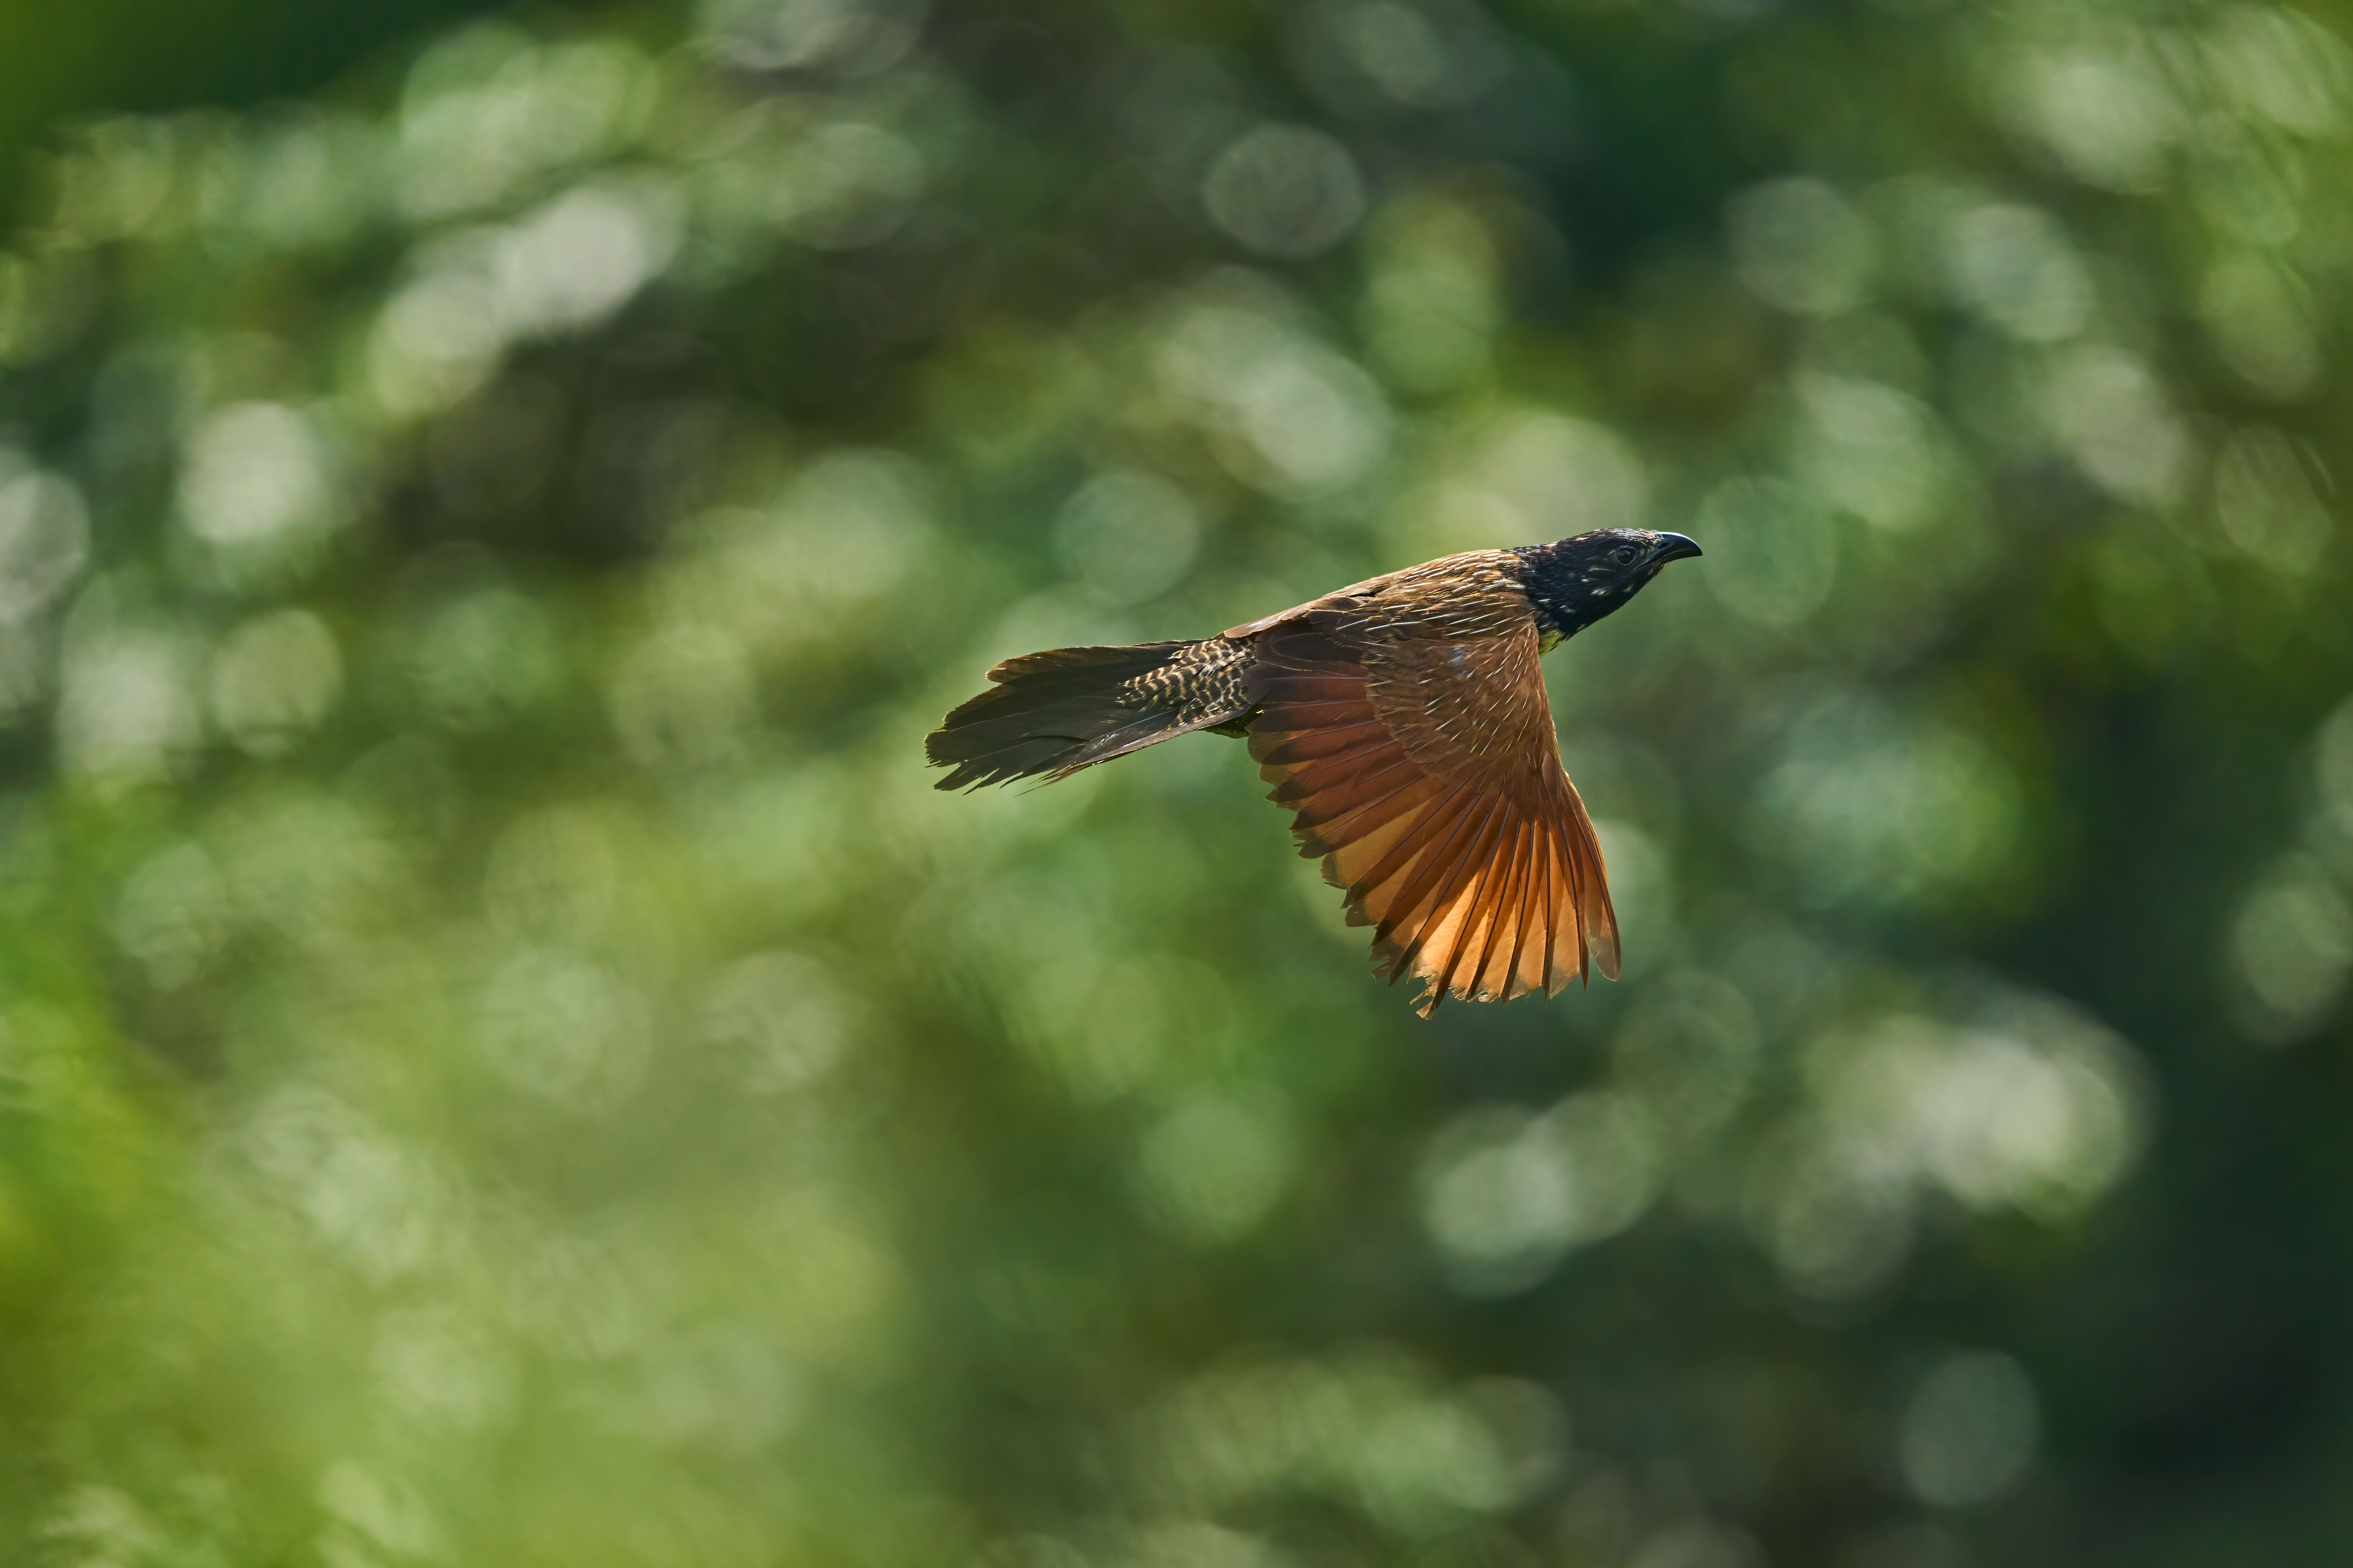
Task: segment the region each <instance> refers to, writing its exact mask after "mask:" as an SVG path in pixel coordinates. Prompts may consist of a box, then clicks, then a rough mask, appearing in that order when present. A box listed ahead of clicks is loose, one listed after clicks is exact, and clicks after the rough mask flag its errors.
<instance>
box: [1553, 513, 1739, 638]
mask: <svg viewBox="0 0 2353 1568" xmlns="http://www.w3.org/2000/svg"><path fill="white" fill-rule="evenodd" d="M1699 552H1700V550H1699V546H1698V545H1697V544H1696V543H1694V542H1693V541H1691V540H1689V539H1686V538H1684V537H1683V535H1682V534H1680V533H1653V532H1651V531H1650V530H1648V529H1643V528H1599V529H1596V530H1594V531H1592V532H1591V533H1579V534H1574V535H1572V536H1570V537H1569V538H1567V539H1564V540H1562V541H1560V542H1558V543H1556V544H1530V545H1525V546H1523V547H1522V548H1521V549H1519V550H1517V551H1515V552H1514V553H1515V554H1517V555H1518V556H1519V558H1520V560H1521V562H1522V563H1523V565H1522V568H1521V578H1520V580H1521V582H1522V583H1523V584H1525V587H1526V588H1527V593H1528V602H1529V603H1530V604H1532V605H1535V610H1536V618H1537V620H1538V622H1539V624H1540V626H1541V629H1542V631H1543V633H1544V640H1545V646H1546V647H1550V646H1552V644H1553V643H1554V642H1556V641H1557V640H1558V639H1560V638H1562V637H1574V636H1576V635H1577V633H1578V632H1580V631H1583V630H1584V629H1585V628H1586V627H1587V626H1591V625H1592V624H1593V623H1594V622H1596V621H1598V620H1599V619H1600V618H1601V617H1602V616H1606V615H1608V614H1609V612H1610V611H1612V610H1614V609H1616V608H1618V606H1620V605H1623V604H1624V603H1625V602H1626V601H1627V600H1629V599H1630V598H1632V597H1633V596H1634V595H1637V594H1639V593H1641V591H1642V587H1643V585H1644V584H1647V583H1649V582H1650V580H1651V578H1653V577H1655V576H1657V575H1658V574H1659V568H1660V567H1662V566H1664V565H1665V564H1666V563H1668V562H1670V561H1680V560H1682V559H1683V557H1684V556H1687V555H1697V554H1698V553H1699Z"/></svg>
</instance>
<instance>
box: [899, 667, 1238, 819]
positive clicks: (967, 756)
mask: <svg viewBox="0 0 2353 1568" xmlns="http://www.w3.org/2000/svg"><path fill="white" fill-rule="evenodd" d="M1192 647H1198V644H1195V643H1190V642H1161V643H1139V644H1136V645H1134V646H1133V647H1058V648H1049V649H1047V650H1046V651H1045V652H1043V653H1032V654H1024V655H1023V656H1021V657H1020V658H1009V659H1007V660H1006V661H1005V662H1004V663H1003V664H1000V665H998V666H997V668H994V669H992V670H990V671H989V672H988V679H989V680H990V681H991V682H992V683H993V684H992V685H991V686H990V688H989V689H987V691H984V692H982V693H981V694H980V695H978V696H977V697H975V698H973V699H971V700H969V701H966V702H965V703H964V704H962V705H961V706H959V707H958V708H957V709H956V710H955V711H954V712H952V713H950V714H949V715H948V716H947V718H946V719H945V720H944V721H942V722H941V725H940V727H939V728H938V729H936V730H934V731H932V733H931V734H930V735H929V736H927V737H926V738H925V739H924V742H923V752H924V754H925V755H926V756H927V757H929V758H930V760H931V763H932V765H933V766H934V767H940V768H950V769H953V770H955V771H953V772H952V773H949V774H948V776H947V777H946V778H944V779H942V780H940V781H939V783H938V784H936V785H935V786H934V787H935V788H938V789H967V788H969V789H978V788H979V787H981V786H982V785H984V784H1008V783H1010V782H1011V781H1013V780H1015V779H1023V778H1033V777H1036V776H1037V775H1039V774H1041V773H1042V774H1046V775H1048V776H1049V777H1050V778H1051V779H1063V778H1068V777H1069V776H1070V775H1071V774H1072V773H1076V772H1078V771H1079V770H1080V769H1081V768H1086V767H1092V766H1093V765H1094V764H1095V763H1103V762H1109V761H1110V760H1111V759H1112V758H1113V757H1117V756H1123V755H1124V754H1126V753H1127V752H1133V751H1136V750H1138V749H1139V748H1141V747H1145V746H1149V745H1153V744H1155V743H1156V742H1161V741H1166V740H1168V739H1171V738H1172V737H1174V736H1177V735H1182V734H1187V733H1188V732H1190V731H1194V730H1198V729H1204V728H1207V727H1208V726H1209V725H1211V724H1216V723H1220V722H1223V721H1229V720H1231V719H1235V718H1239V717H1240V710H1237V711H1234V712H1230V713H1228V712H1219V711H1209V712H1207V713H1204V712H1202V711H1200V710H1199V708H1200V705H1199V704H1198V702H1187V701H1184V700H1182V695H1181V693H1180V692H1179V691H1177V690H1175V689H1170V690H1169V691H1168V692H1167V694H1166V697H1165V698H1157V699H1155V697H1151V696H1145V695H1143V694H1141V693H1139V692H1138V690H1137V689H1136V688H1135V687H1134V685H1133V684H1132V683H1134V682H1135V681H1137V680H1138V679H1141V678H1142V677H1145V676H1148V675H1150V674H1152V673H1153V672H1154V671H1155V670H1159V669H1163V668H1166V667H1167V666H1169V665H1171V664H1174V663H1176V661H1177V659H1178V658H1179V656H1180V655H1182V654H1183V653H1184V652H1185V650H1187V649H1188V648H1192ZM1172 684H1173V683H1172Z"/></svg>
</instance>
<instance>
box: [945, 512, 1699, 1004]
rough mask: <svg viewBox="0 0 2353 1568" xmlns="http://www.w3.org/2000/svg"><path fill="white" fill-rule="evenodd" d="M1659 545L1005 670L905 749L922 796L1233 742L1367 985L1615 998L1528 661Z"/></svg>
mask: <svg viewBox="0 0 2353 1568" xmlns="http://www.w3.org/2000/svg"><path fill="white" fill-rule="evenodd" d="M1699 552H1700V549H1699V546H1698V545H1697V544H1695V543H1694V542H1692V541H1690V540H1688V539H1686V538H1684V537H1683V535H1682V534H1680V533H1652V532H1649V531H1644V530H1641V529H1619V528H1611V529H1601V530H1599V531H1595V532H1592V533H1580V534H1577V535H1576V536H1575V537H1573V538H1569V539H1564V540H1562V541H1560V542H1558V543H1556V544H1530V545H1525V546H1523V547H1521V548H1519V549H1516V550H1474V551H1472V552H1469V553H1468V554H1463V555H1448V556H1444V557H1442V558H1440V559H1439V560H1436V561H1431V562H1427V563H1423V564H1422V565H1419V566H1409V567H1407V568H1406V569H1405V570H1404V571H1402V572H1392V573H1390V574H1388V576H1386V577H1375V578H1372V579H1370V580H1368V581H1366V582H1363V583H1356V584H1350V585H1349V586H1347V587H1345V588H1342V589H1340V590H1339V591H1338V592H1336V593H1332V594H1326V595H1324V596H1323V597H1322V598H1320V599H1314V600H1310V601H1309V602H1308V603H1306V604H1304V605H1297V606H1295V607H1293V608H1292V609H1288V610H1284V611H1283V612H1282V613H1281V614H1280V615H1273V616H1265V617H1264V618H1263V619H1261V620H1255V621H1248V622H1245V623H1243V624H1242V625H1240V626H1234V627H1232V628H1230V629H1229V630H1227V631H1224V632H1220V633H1219V635H1218V636H1216V637H1205V638H1203V639H1201V640H1200V641H1198V642H1155V643H1139V644H1137V645H1135V646H1134V647H1059V648H1050V649H1049V650H1047V651H1046V652H1044V653H1032V654H1025V655H1023V656H1022V657H1021V658H1009V659H1007V660H1006V661H1005V662H1004V663H1003V664H1000V665H998V666H997V668H994V669H992V670H990V671H989V672H988V679H990V680H991V681H992V682H994V683H995V684H994V685H992V686H991V687H990V688H989V689H987V691H984V692H982V693H981V694H980V695H979V696H977V697H975V698H973V699H972V700H970V701H968V702H966V703H965V704H964V705H963V706H961V707H959V708H958V709H956V710H955V712H953V713H950V714H949V715H948V716H947V720H946V721H945V722H944V723H943V724H942V725H941V726H940V727H939V728H938V729H937V730H935V731H933V732H932V734H931V736H930V738H929V739H928V740H927V741H926V742H924V751H925V752H927V753H928V754H929V756H930V758H931V761H932V763H934V765H935V766H939V767H946V768H953V769H954V770H955V772H953V773H949V774H948V776H947V777H946V778H944V779H943V780H941V781H940V784H939V787H940V788H941V789H957V788H961V787H963V786H965V785H971V786H974V787H978V786H979V785H981V784H1001V783H1006V782H1009V781H1011V780H1013V779H1019V778H1029V777H1032V776H1034V775H1037V774H1040V773H1043V774H1047V775H1049V776H1050V777H1051V778H1056V779H1061V778H1068V777H1069V776H1070V775H1071V774H1072V773H1076V772H1078V771H1079V770H1080V769H1081V768H1087V767H1092V766H1093V765H1094V764H1095V763H1102V762H1108V761H1110V760H1111V759H1112V758H1113V757H1116V756H1122V755H1124V754H1125V753H1127V752H1133V751H1136V750H1138V749H1140V748H1142V747H1145V746H1149V745H1153V744H1155V743H1156V742H1161V741H1166V740H1168V739H1170V738H1171V737H1172V736H1176V735H1183V734H1187V733H1189V732H1190V731H1195V730H1208V731H1215V732H1217V733H1219V734H1226V735H1244V736H1247V737H1248V738H1249V740H1250V755H1251V756H1252V757H1254V758H1256V759H1257V760H1258V764H1259V773H1260V775H1261V777H1263V778H1264V779H1265V780H1266V781H1267V782H1268V783H1269V784H1272V785H1273V786H1274V790H1273V793H1272V794H1271V795H1269V796H1268V797H1267V798H1268V799H1270V800H1272V801H1274V802H1275V803H1276V804H1277V805H1287V806H1292V807H1293V808H1295V809H1296V811H1297V815H1296V816H1294V817H1293V819H1292V824H1291V830H1292V832H1293V835H1295V836H1296V837H1297V838H1298V840H1299V845H1300V849H1299V852H1300V854H1301V855H1303V856H1304V857H1306V858H1310V859H1313V858H1316V857H1318V856H1321V857H1322V858H1323V860H1324V879H1326V880H1327V881H1329V882H1331V883H1332V884H1333V885H1334V886H1335V887H1339V888H1344V889H1346V890H1347V895H1348V898H1347V910H1348V923H1349V924H1351V925H1368V926H1371V927H1372V928H1373V972H1374V973H1376V974H1378V975H1380V976H1382V977H1383V978H1385V979H1387V980H1389V981H1390V982H1392V983H1394V982H1395V981H1397V980H1398V979H1399V978H1401V977H1403V976H1404V975H1407V974H1412V975H1414V976H1415V977H1417V978H1418V979H1419V980H1421V981H1422V982H1424V983H1425V989H1424V990H1423V992H1422V994H1421V995H1420V997H1419V999H1418V1001H1417V1004H1416V1010H1417V1011H1419V1012H1420V1013H1421V1014H1423V1015H1424V1016H1427V1015H1428V1014H1429V1013H1430V1009H1432V1008H1433V1007H1435V1006H1437V1005H1439V1003H1440V1002H1442V1001H1443V1000H1445V999H1446V998H1447V997H1449V996H1460V997H1462V998H1464V999H1465V1000H1472V1001H1489V1000H1502V1001H1509V1000H1510V999H1512V998H1513V997H1514V996H1523V995H1525V994H1528V993H1529V992H1532V991H1536V990H1541V991H1543V992H1544V994H1546V995H1547V996H1549V995H1551V994H1554V993H1555V992H1557V991H1558V990H1560V988H1561V987H1562V986H1564V985H1566V984H1568V980H1569V976H1570V975H1571V974H1576V975H1577V976H1579V977H1582V976H1583V975H1585V974H1586V973H1587V972H1588V967H1589V968H1593V969H1599V970H1600V971H1601V973H1602V976H1603V978H1605V979H1610V980H1614V979H1616V978H1617V977H1618V918H1617V915H1616V914H1615V913H1614V912H1613V911H1612V910H1611V909H1610V907H1609V881H1608V879H1607V876H1606V874H1605V873H1604V871H1603V868H1602V864H1601V846H1600V845H1599V843H1598V842H1597V841H1596V840H1595V838H1594V836H1593V823H1592V820H1591V819H1590V818H1589V817H1588V816H1586V814H1585V803H1584V802H1583V801H1581V800H1579V799H1578V798H1577V786H1576V785H1574V784H1570V783H1569V782H1568V774H1567V773H1566V772H1564V771H1563V770H1562V768H1561V765H1560V751H1559V747H1558V744H1557V742H1556V740H1555V739H1554V735H1553V727H1552V708H1551V704H1550V702H1549V700H1547V699H1546V694H1545V684H1544V670H1543V668H1542V667H1541V666H1540V665H1539V664H1538V663H1537V657H1538V656H1539V655H1541V654H1545V653H1548V652H1550V651H1551V650H1552V649H1553V648H1554V647H1557V646H1558V645H1559V644H1560V643H1562V642H1563V641H1565V640H1567V638H1569V637H1574V636H1576V635H1577V633H1578V632H1580V631H1582V630H1584V629H1585V628H1586V627H1587V626H1591V625H1592V624H1593V623H1594V622H1596V621H1598V620H1599V619H1601V618H1602V617H1603V616H1607V615H1609V613H1610V612H1611V611H1613V610H1615V609H1617V608H1618V607H1619V606H1620V605H1623V604H1624V603H1625V602H1626V601H1627V600H1629V599H1630V598H1632V597H1633V596H1634V595H1635V594H1637V593H1639V592H1640V591H1641V588H1642V587H1643V585H1644V584H1647V583H1649V582H1650V580H1651V578H1652V577H1654V576H1656V575H1658V572H1659V569H1660V568H1661V567H1662V566H1664V565H1665V564H1666V563H1668V562H1670V561H1675V560H1680V559H1681V558H1683V557H1684V556H1687V555H1697V554H1698V553H1699Z"/></svg>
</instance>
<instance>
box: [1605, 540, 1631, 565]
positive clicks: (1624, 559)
mask: <svg viewBox="0 0 2353 1568" xmlns="http://www.w3.org/2000/svg"><path fill="white" fill-rule="evenodd" d="M1609 559H1610V560H1612V561H1615V562H1616V563H1618V564H1619V565H1620V566H1631V565H1632V564H1634V547H1633V546H1632V545H1630V544H1621V545H1620V546H1619V547H1618V548H1617V549H1615V550H1613V551H1611V552H1609Z"/></svg>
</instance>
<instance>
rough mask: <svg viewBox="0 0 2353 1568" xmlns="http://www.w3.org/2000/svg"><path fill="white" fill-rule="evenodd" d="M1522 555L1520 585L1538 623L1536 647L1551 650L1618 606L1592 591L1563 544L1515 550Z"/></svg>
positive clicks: (1545, 650)
mask: <svg viewBox="0 0 2353 1568" xmlns="http://www.w3.org/2000/svg"><path fill="white" fill-rule="evenodd" d="M1512 553H1513V554H1514V555H1517V556H1518V557H1519V558H1520V587H1521V589H1522V590H1523V591H1524V592H1525V593H1526V595H1527V596H1528V608H1529V609H1530V610H1531V611H1533V612H1534V614H1535V622H1536V647H1537V648H1538V649H1539V650H1540V651H1541V652H1544V653H1550V652H1551V651H1552V650H1553V649H1555V648H1556V647H1559V646H1560V645H1561V644H1563V643H1565V642H1567V640H1568V639H1569V638H1571V637H1575V636H1576V635H1577V633H1579V632H1581V631H1583V630H1584V629H1585V628H1586V627H1588V626H1591V625H1592V624H1593V623H1594V622H1596V621H1598V620H1599V619H1600V618H1601V617H1602V616H1606V615H1608V614H1609V612H1610V611H1612V610H1614V609H1616V608H1617V607H1618V605H1617V602H1616V601H1614V600H1612V599H1610V598H1609V597H1607V596H1602V595H1595V594H1594V593H1593V592H1592V589H1591V586H1590V584H1588V583H1587V582H1586V581H1585V579H1584V576H1583V574H1581V573H1580V572H1579V571H1578V570H1577V566H1576V564H1575V563H1573V562H1571V561H1569V560H1567V559H1566V558H1565V557H1564V555H1563V553H1562V552H1561V551H1560V548H1559V546H1557V545H1552V544H1528V545H1523V546H1521V547H1520V548H1519V549H1517V550H1514V552H1512Z"/></svg>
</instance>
